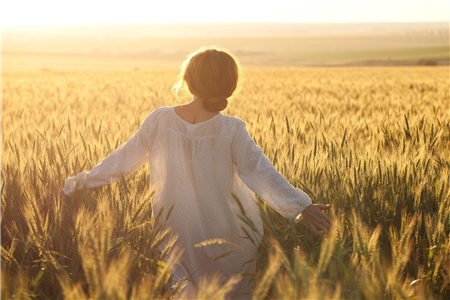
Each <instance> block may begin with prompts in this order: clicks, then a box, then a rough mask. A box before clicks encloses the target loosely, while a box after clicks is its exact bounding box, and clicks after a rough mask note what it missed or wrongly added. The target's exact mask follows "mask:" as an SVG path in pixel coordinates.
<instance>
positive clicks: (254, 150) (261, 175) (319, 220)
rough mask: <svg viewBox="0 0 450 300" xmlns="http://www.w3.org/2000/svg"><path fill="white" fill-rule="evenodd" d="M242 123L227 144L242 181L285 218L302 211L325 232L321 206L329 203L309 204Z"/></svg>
mask: <svg viewBox="0 0 450 300" xmlns="http://www.w3.org/2000/svg"><path fill="white" fill-rule="evenodd" d="M245 126H246V125H245V123H244V122H241V123H240V124H239V125H238V128H237V131H236V133H235V135H234V137H233V141H232V145H231V147H232V157H233V163H235V164H236V170H237V173H238V175H239V177H240V178H241V179H242V181H243V182H244V183H245V184H246V185H247V186H248V187H249V188H250V189H251V190H253V191H254V192H255V193H256V194H258V195H259V196H260V197H261V198H262V199H263V200H264V201H265V202H266V203H267V204H269V205H270V206H271V207H272V208H273V209H275V210H276V211H277V212H278V213H280V214H281V215H283V216H284V217H286V218H287V219H290V220H293V221H295V219H296V218H297V216H299V215H300V214H302V216H303V217H304V218H305V219H306V220H307V221H308V222H309V223H310V224H311V225H312V226H314V227H312V229H313V231H314V232H315V233H316V232H317V231H316V229H315V227H319V228H320V229H323V230H324V231H325V232H327V231H328V229H329V225H330V224H331V220H330V219H329V218H328V216H326V215H325V214H324V213H323V212H322V211H321V210H322V209H328V208H329V206H319V205H314V204H312V202H311V198H310V197H309V196H308V195H307V194H306V193H305V192H303V191H302V190H300V189H298V188H295V187H293V186H292V185H291V184H290V183H289V182H288V181H287V180H286V178H284V176H283V175H281V174H280V173H279V172H278V171H277V170H276V169H275V167H274V166H273V164H272V162H271V161H270V160H269V159H268V158H267V157H266V156H265V155H264V153H263V151H262V149H261V147H259V146H258V145H256V143H255V142H254V141H253V139H252V138H251V136H250V135H249V133H248V131H247V129H246V128H245ZM325 207H328V208H325ZM318 211H319V212H320V213H319V212H318Z"/></svg>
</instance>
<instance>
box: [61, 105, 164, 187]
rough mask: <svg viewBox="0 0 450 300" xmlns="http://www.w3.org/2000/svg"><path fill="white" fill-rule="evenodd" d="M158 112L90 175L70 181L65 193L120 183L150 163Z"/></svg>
mask: <svg viewBox="0 0 450 300" xmlns="http://www.w3.org/2000/svg"><path fill="white" fill-rule="evenodd" d="M156 112H157V110H154V111H153V112H152V113H150V114H149V115H148V116H147V118H145V120H144V121H143V122H142V123H141V125H140V126H139V129H138V130H137V132H136V133H135V134H134V135H133V136H132V137H131V138H130V139H129V140H128V141H127V142H125V143H123V144H122V145H120V146H119V147H118V148H117V149H116V150H114V151H113V152H111V153H110V154H109V155H108V156H107V157H106V158H105V159H103V160H102V161H101V162H100V163H99V164H98V165H96V166H95V167H94V168H92V170H91V171H86V172H81V173H79V174H78V175H76V176H74V177H71V178H69V179H67V180H66V182H65V185H64V189H63V191H64V193H65V194H66V195H69V196H70V195H71V194H72V193H73V191H74V189H75V188H76V187H78V188H83V187H85V188H94V187H99V186H102V185H107V184H110V183H113V182H116V181H119V180H120V179H121V178H122V177H126V176H128V175H130V174H131V173H133V172H135V171H136V170H137V169H139V168H140V167H141V166H142V165H144V164H145V163H146V162H148V161H149V159H150V145H151V144H152V140H153V138H154V134H155V125H156V123H157V122H156V121H157V120H156Z"/></svg>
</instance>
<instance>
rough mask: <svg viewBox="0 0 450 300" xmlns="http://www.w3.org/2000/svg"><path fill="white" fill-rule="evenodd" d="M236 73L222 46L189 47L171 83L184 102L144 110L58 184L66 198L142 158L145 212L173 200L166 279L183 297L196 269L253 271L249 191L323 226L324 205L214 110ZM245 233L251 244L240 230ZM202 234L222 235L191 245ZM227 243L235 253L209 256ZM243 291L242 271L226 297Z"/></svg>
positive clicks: (241, 126) (121, 173) (239, 124)
mask: <svg viewBox="0 0 450 300" xmlns="http://www.w3.org/2000/svg"><path fill="white" fill-rule="evenodd" d="M239 79H240V66H239V63H238V61H237V59H236V58H234V56H233V55H232V54H231V53H230V52H229V51H227V50H224V49H218V48H202V49H200V50H199V51H197V52H195V53H193V54H191V55H190V56H189V57H188V58H187V60H186V61H185V62H184V64H183V67H182V71H181V74H180V82H179V83H178V84H177V85H176V86H175V89H176V91H177V92H178V90H179V89H180V88H182V87H183V85H184V84H186V85H187V88H188V89H189V91H190V93H191V94H192V95H193V99H192V101H191V102H190V103H188V104H185V105H179V106H175V107H161V108H158V109H156V110H154V111H153V112H151V113H150V114H149V115H148V116H147V118H146V119H145V120H144V121H143V122H142V124H141V126H140V127H139V129H138V131H137V132H136V133H135V134H134V135H133V136H132V137H131V138H130V139H129V140H128V141H127V142H126V143H124V144H122V145H121V146H120V147H119V148H117V149H116V150H115V151H113V152H112V153H111V154H110V155H109V156H108V157H107V158H105V159H104V160H102V162H101V163H100V164H98V165H96V166H95V167H94V168H93V169H92V170H91V171H89V172H82V173H80V174H78V175H77V176H75V177H72V178H69V179H67V180H66V183H65V186H64V189H63V191H64V193H65V195H67V197H70V195H71V194H72V193H73V190H74V189H75V188H76V187H78V188H81V187H85V188H93V187H97V186H101V185H106V184H109V183H111V182H114V181H118V180H120V179H121V178H122V177H125V176H127V175H129V174H131V173H132V172H134V171H136V170H137V169H138V168H139V167H141V166H142V165H143V164H145V163H146V162H150V173H151V189H152V190H154V191H155V193H154V194H153V198H152V206H153V213H154V214H155V215H156V214H158V213H159V212H160V211H161V210H163V208H166V210H167V209H168V208H169V207H171V206H172V205H174V206H173V210H172V212H171V215H170V218H169V219H168V221H167V226H170V227H171V228H172V230H173V232H174V233H176V234H177V235H178V240H177V245H178V246H180V248H182V249H183V250H184V252H183V254H182V256H181V257H180V261H179V264H178V265H177V266H176V267H175V268H174V269H173V270H172V275H173V278H174V280H175V281H177V280H179V279H181V278H182V277H185V276H186V277H189V278H190V279H191V283H190V284H189V285H188V286H187V287H186V288H185V291H184V292H185V294H184V295H185V296H186V297H195V294H196V286H197V284H198V282H199V280H200V278H201V277H203V276H207V275H212V274H214V273H219V274H220V275H222V278H223V279H224V280H226V279H228V278H229V277H230V276H232V275H234V274H237V273H239V272H246V273H249V272H250V273H252V272H255V268H256V261H255V260H253V261H251V260H252V259H253V258H254V255H255V253H256V250H257V247H258V245H259V243H260V241H261V236H262V232H263V228H262V222H261V217H260V215H259V210H258V207H257V204H256V202H255V195H254V193H253V192H255V193H256V194H258V195H259V196H260V197H261V198H262V199H263V200H264V201H266V202H267V203H268V204H269V205H270V206H271V207H272V208H274V209H275V210H276V211H277V212H279V213H280V214H281V215H283V216H285V217H286V218H288V219H290V220H295V219H296V217H297V216H299V214H302V216H303V217H304V218H305V219H306V220H307V221H308V222H309V223H310V225H311V228H312V230H313V231H314V232H315V233H317V229H319V230H323V231H324V232H328V230H329V229H330V226H331V220H330V219H329V218H328V217H327V216H326V215H325V214H324V213H323V212H322V210H325V209H328V208H329V205H315V204H312V203H311V199H310V198H309V197H308V195H306V194H305V193H304V192H303V191H301V190H299V189H297V188H294V187H293V186H292V185H291V184H289V182H288V181H287V180H286V179H285V178H284V177H283V176H282V175H281V174H280V173H279V172H278V171H277V170H276V169H275V168H274V166H273V165H272V163H271V162H270V160H269V159H268V158H267V157H266V156H264V154H263V152H262V149H261V148H260V147H258V146H257V145H256V144H255V142H254V141H253V139H252V138H251V137H250V135H249V133H248V131H247V130H246V125H245V123H244V122H243V121H242V120H240V119H239V118H236V117H231V116H225V115H222V114H221V113H220V111H222V110H223V109H225V108H226V107H227V104H228V100H227V98H229V97H230V96H232V95H233V93H234V92H235V90H236V88H237V87H238V82H239ZM236 199H239V202H240V204H238V200H236ZM239 214H241V215H242V214H245V218H247V221H246V222H243V221H242V218H240V217H239V216H238V215H239ZM245 218H244V219H245ZM248 223H253V224H254V226H253V227H254V228H256V229H257V230H256V232H254V231H255V230H253V231H252V230H250V229H249V228H248V226H247V225H248ZM246 226H247V228H246ZM243 228H244V229H245V230H244V229H243ZM248 233H250V234H251V235H252V240H253V242H252V241H251V239H249V238H243V237H245V235H246V234H248ZM211 239H220V240H227V242H226V243H212V244H209V245H204V246H202V247H198V245H199V243H201V242H203V241H205V240H211ZM195 245H197V246H195ZM230 250H235V251H234V252H232V253H231V254H229V255H227V256H224V257H222V258H220V259H213V258H217V256H220V255H221V254H223V253H226V252H227V251H230ZM249 261H251V262H250V263H246V262H249ZM249 291H250V285H249V283H248V280H246V279H245V278H244V279H242V280H241V281H240V282H239V283H238V284H237V285H235V287H234V289H233V290H232V291H231V292H230V294H229V296H230V297H233V298H245V297H248V295H249Z"/></svg>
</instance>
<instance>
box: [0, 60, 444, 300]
mask: <svg viewBox="0 0 450 300" xmlns="http://www.w3.org/2000/svg"><path fill="white" fill-rule="evenodd" d="M245 74H246V78H245V81H244V86H243V89H242V91H241V93H240V94H238V95H237V96H236V97H235V98H234V99H233V101H232V102H231V104H230V105H229V108H228V109H227V110H226V111H225V112H224V113H225V114H228V115H234V116H237V117H240V118H241V119H243V120H244V121H245V122H247V128H248V129H249V132H250V134H251V135H252V137H253V138H254V139H255V141H256V143H257V144H258V145H260V146H261V147H262V148H263V150H264V152H265V154H266V155H267V156H268V157H269V158H270V160H271V161H272V162H273V163H274V165H275V167H276V168H277V169H278V170H279V171H280V172H281V173H282V174H283V175H284V176H285V177H286V178H287V179H288V180H289V181H290V182H291V183H292V184H293V185H294V186H296V187H299V188H301V189H303V190H304V191H305V192H307V193H308V194H309V195H310V196H311V197H312V198H313V201H314V202H315V203H330V204H331V205H332V211H331V212H330V216H332V218H333V220H334V227H333V230H332V232H331V233H330V234H328V236H327V237H325V236H323V235H321V236H315V235H313V234H312V232H311V230H310V229H309V226H308V224H307V223H306V222H305V221H301V222H299V223H297V224H291V223H289V222H288V221H287V220H286V219H284V218H283V217H281V216H280V215H278V214H277V213H276V212H275V211H273V210H272V209H271V208H270V207H268V206H266V205H264V202H263V201H261V199H259V203H260V204H261V205H260V208H261V213H262V216H263V220H264V228H265V237H264V240H263V243H262V245H261V247H260V249H259V250H258V257H259V259H258V272H257V274H253V275H252V274H246V275H245V276H251V279H252V280H254V281H255V288H254V290H253V294H252V298H253V299H450V237H449V236H450V179H449V177H450V117H449V114H450V108H449V106H450V103H449V87H450V85H449V69H448V67H404V68H400V67H398V68H322V69H313V68H304V69H249V70H246V71H245ZM176 75H177V72H176V71H169V70H165V71H139V70H136V71H130V72H125V71H123V72H122V71H114V72H112V71H110V72H106V71H105V72H101V71H84V72H68V73H63V72H61V73H58V72H52V71H48V72H40V73H16V74H12V73H11V74H3V77H2V92H1V93H2V107H1V109H2V111H1V118H2V122H1V131H2V141H1V154H2V155H1V293H2V298H5V299H9V298H15V299H19V298H20V299H155V298H159V297H161V298H172V297H177V296H179V295H180V293H182V290H181V291H180V289H181V288H182V286H183V282H180V284H179V285H178V286H177V287H176V288H174V289H172V290H166V289H165V288H164V285H165V283H166V282H167V281H168V280H169V268H170V265H166V264H164V263H162V262H161V260H162V258H164V257H165V256H167V255H174V254H175V253H176V251H165V252H163V253H161V255H159V253H157V251H156V247H157V246H158V245H159V244H160V243H161V242H162V241H163V240H169V241H170V240H172V241H173V239H171V233H170V232H168V231H165V230H163V229H162V228H163V227H162V225H161V224H162V223H163V221H164V220H162V219H161V218H156V220H153V219H151V208H150V202H151V194H152V192H151V191H150V190H149V185H148V181H149V180H150V174H149V170H148V166H146V167H143V168H142V169H140V170H139V171H138V172H136V173H134V174H133V175H131V176H129V177H128V178H126V180H123V181H122V182H120V183H115V184H112V185H110V186H105V187H101V188H98V189H96V190H91V191H89V190H82V191H79V192H78V193H76V194H75V196H74V198H72V200H71V201H70V202H68V203H62V202H60V201H59V198H58V196H57V195H58V191H59V190H60V189H61V188H62V187H63V184H64V180H65V179H66V178H68V177H70V176H73V175H75V174H77V173H78V172H80V171H83V170H89V169H90V168H92V167H93V166H94V165H95V164H97V163H98V162H99V161H100V160H101V159H102V158H104V157H105V156H106V155H107V154H108V153H109V152H111V151H112V150H113V149H114V148H115V147H116V146H118V145H119V144H121V143H123V142H125V141H126V140H127V139H128V138H129V137H130V136H131V135H132V134H133V133H134V132H135V131H136V130H137V128H138V126H139V124H140V123H141V122H142V120H143V119H144V118H145V117H146V116H147V114H148V113H150V112H151V111H152V110H153V109H156V108H158V107H160V106H163V105H167V106H171V105H176V104H177V103H178V102H177V100H175V98H174V96H173V94H172V93H171V87H172V85H173V84H174V83H175V81H176V79H177V78H176ZM185 100H186V101H188V99H187V98H186V99H185ZM181 101H184V100H183V99H181ZM45 195H53V196H54V197H53V198H52V199H53V200H52V199H49V202H52V201H54V202H55V203H54V204H55V205H54V206H53V207H51V206H49V208H45V209H39V208H38V206H37V205H36V201H37V199H40V198H42V197H43V196H45ZM168 245H169V247H170V243H168ZM167 250H168V249H167ZM232 284H233V281H232V280H231V281H229V282H228V283H227V284H225V285H223V286H218V284H217V282H216V281H215V279H211V278H210V279H208V280H207V281H204V282H201V283H200V294H199V298H204V299H221V298H223V297H224V295H225V293H226V292H227V290H229V289H230V287H231V285H232Z"/></svg>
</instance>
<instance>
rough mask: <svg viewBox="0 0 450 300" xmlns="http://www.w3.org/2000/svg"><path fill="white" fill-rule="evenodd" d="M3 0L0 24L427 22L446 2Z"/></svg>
mask: <svg viewBox="0 0 450 300" xmlns="http://www.w3.org/2000/svg"><path fill="white" fill-rule="evenodd" d="M273 3H274V2H261V1H237V0H230V1H227V2H222V3H220V4H217V3H213V2H211V1H206V0H193V1H189V2H188V1H170V2H168V1H139V0H131V1H127V2H126V4H125V2H115V3H114V2H111V1H106V0H98V1H89V0H80V1H77V2H76V3H74V2H66V1H57V0H43V1H31V0H26V1H5V3H4V4H3V5H2V6H3V7H2V13H1V14H2V15H1V19H2V25H44V24H102V23H109V24H111V23H116V24H136V23H220V22H282V23H288V22H300V23H333V22H342V23H347V22H430V21H448V20H449V1H289V0H280V1H278V2H277V5H274V4H273Z"/></svg>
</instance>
